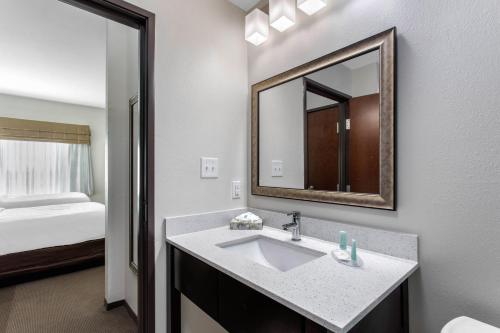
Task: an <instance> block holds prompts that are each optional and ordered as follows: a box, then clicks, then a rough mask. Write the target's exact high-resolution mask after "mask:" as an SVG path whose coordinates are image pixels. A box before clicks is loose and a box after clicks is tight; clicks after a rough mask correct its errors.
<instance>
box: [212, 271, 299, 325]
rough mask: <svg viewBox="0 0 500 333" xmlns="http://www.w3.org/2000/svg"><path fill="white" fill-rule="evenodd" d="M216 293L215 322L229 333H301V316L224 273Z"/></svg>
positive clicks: (220, 277)
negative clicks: (217, 308) (216, 312)
mask: <svg viewBox="0 0 500 333" xmlns="http://www.w3.org/2000/svg"><path fill="white" fill-rule="evenodd" d="M219 293H220V294H219V295H220V298H219V322H220V324H221V325H222V326H223V327H224V328H225V329H226V330H228V331H229V332H231V333H301V332H302V327H303V323H304V321H303V317H302V316H300V315H299V314H297V313H296V312H294V311H292V310H290V309H288V308H287V307H285V306H283V305H281V304H279V303H277V302H275V301H273V300H272V299H270V298H269V297H267V296H264V295H263V294H261V293H259V292H257V291H255V290H253V289H251V288H249V287H247V286H245V285H244V284H242V283H240V282H238V281H236V280H235V279H233V278H231V277H229V276H226V275H225V274H220V276H219Z"/></svg>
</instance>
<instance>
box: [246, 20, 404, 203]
mask: <svg viewBox="0 0 500 333" xmlns="http://www.w3.org/2000/svg"><path fill="white" fill-rule="evenodd" d="M395 38H396V37H395V29H391V30H389V31H386V32H383V33H381V34H378V35H376V36H373V37H370V38H368V39H366V40H363V41H361V42H358V43H356V44H354V45H351V46H348V47H346V48H343V49H341V50H339V51H336V52H333V53H331V54H329V55H327V56H324V57H322V58H320V59H317V60H315V61H312V62H310V63H307V64H304V65H302V66H299V67H297V68H294V69H292V70H290V71H288V72H285V73H282V74H280V75H278V76H276V77H273V78H270V79H268V80H265V81H263V82H260V83H257V84H255V85H254V86H253V87H252V194H255V195H264V196H274V197H282V198H290V199H299V200H310V201H319V202H329V203H338V204H346V205H354V206H364V207H372V208H381V209H390V210H393V209H395V196H394V173H395V168H394V144H395V142H394V141H395V139H394V115H395V60H396V59H395Z"/></svg>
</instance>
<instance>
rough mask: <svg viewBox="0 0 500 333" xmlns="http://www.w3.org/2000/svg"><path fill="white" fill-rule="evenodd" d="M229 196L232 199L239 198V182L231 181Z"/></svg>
mask: <svg viewBox="0 0 500 333" xmlns="http://www.w3.org/2000/svg"><path fill="white" fill-rule="evenodd" d="M231 196H232V198H233V199H240V198H241V182H240V181H239V180H235V181H233V183H232V187H231Z"/></svg>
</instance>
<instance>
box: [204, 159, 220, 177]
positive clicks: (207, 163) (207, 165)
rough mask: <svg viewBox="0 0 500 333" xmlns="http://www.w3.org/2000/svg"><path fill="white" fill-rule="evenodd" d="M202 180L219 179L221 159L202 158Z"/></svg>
mask: <svg viewBox="0 0 500 333" xmlns="http://www.w3.org/2000/svg"><path fill="white" fill-rule="evenodd" d="M200 176H201V178H219V159H218V158H214V157H202V158H201V163H200Z"/></svg>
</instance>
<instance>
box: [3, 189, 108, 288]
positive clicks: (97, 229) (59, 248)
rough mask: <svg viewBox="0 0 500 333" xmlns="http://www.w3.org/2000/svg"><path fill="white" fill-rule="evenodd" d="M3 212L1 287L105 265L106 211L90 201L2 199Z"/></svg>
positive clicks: (75, 197)
mask: <svg viewBox="0 0 500 333" xmlns="http://www.w3.org/2000/svg"><path fill="white" fill-rule="evenodd" d="M2 205H3V206H7V207H8V208H6V209H5V208H3V207H2ZM0 207H2V208H0V283H2V282H5V281H11V280H12V279H17V278H20V277H25V276H29V275H37V274H44V273H47V272H50V271H55V270H58V269H67V268H70V267H75V266H82V265H87V264H98V263H101V264H102V263H103V262H104V237H105V206H104V205H102V204H100V203H96V202H90V200H89V199H88V197H87V196H85V195H81V194H75V193H71V194H58V195H53V196H51V195H48V196H47V195H44V196H29V197H9V198H5V197H3V198H2V197H0Z"/></svg>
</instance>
